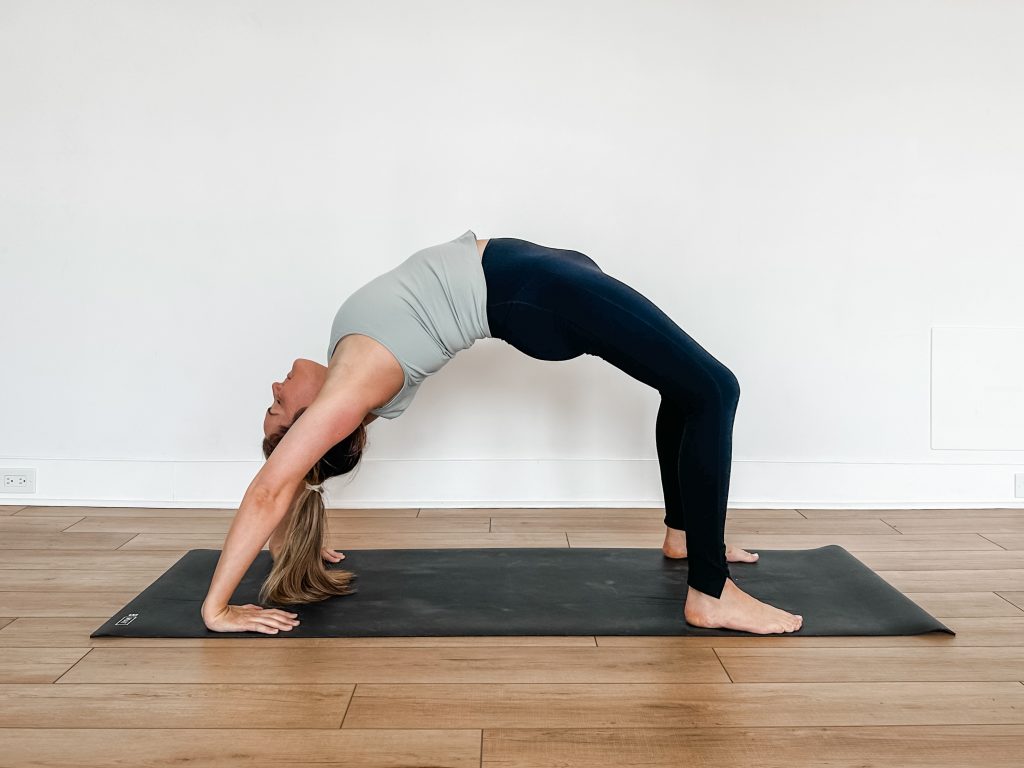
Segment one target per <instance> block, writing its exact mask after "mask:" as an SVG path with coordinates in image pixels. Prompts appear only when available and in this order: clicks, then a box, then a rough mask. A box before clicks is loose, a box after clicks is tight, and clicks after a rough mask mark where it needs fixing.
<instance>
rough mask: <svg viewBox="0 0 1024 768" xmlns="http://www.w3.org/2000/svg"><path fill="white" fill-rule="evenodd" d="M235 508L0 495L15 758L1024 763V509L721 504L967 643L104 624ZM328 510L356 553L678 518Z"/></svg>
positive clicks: (654, 533) (2, 667) (209, 543)
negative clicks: (884, 588)
mask: <svg viewBox="0 0 1024 768" xmlns="http://www.w3.org/2000/svg"><path fill="white" fill-rule="evenodd" d="M233 514H234V510H201V509H174V510H167V509H137V508H133V509H125V508H69V507H65V508H61V507H0V617H2V618H0V766H18V768H21V767H22V766H29V765H31V766H50V765H61V766H76V768H78V767H82V766H107V765H118V766H133V768H137V767H139V766H156V765H161V766H166V765H171V764H178V763H181V764H189V765H203V766H205V765H216V766H247V767H252V766H277V765H280V764H287V765H290V766H306V765H316V766H346V767H347V768H356V767H357V766H457V767H458V768H469V767H470V766H481V765H482V766H490V767H492V768H499V767H500V768H526V766H538V767H539V766H545V767H550V768H555V767H556V766H557V767H558V768H577V767H578V768H584V767H586V768H601V767H603V766H609V768H610V767H612V766H614V767H615V768H619V767H620V766H645V768H649V767H653V766H665V767H666V768H669V767H670V766H671V767H672V768H676V767H677V766H688V765H700V766H703V765H716V766H717V765H727V764H731V763H735V764H756V765H758V766H763V767H765V768H770V767H772V766H780V767H781V766H785V768H793V766H810V765H815V766H822V765H827V766H829V767H830V768H837V767H838V766H850V767H851V768H852V767H853V766H899V767H900V768H907V767H908V766H929V768H934V767H936V766H957V767H958V768H960V767H961V766H984V767H985V768H1001V767H1003V766H1006V767H1007V768H1008V767H1009V766H1014V768H1018V767H1019V766H1020V765H1021V764H1022V755H1024V510H1020V509H1003V510H974V511H963V510H913V511H908V510H902V511H900V510H893V511H878V510H872V511H863V510H861V511H856V510H803V509H801V510H795V509H790V510H767V509H766V510H732V511H730V513H729V525H728V529H727V539H728V541H729V542H730V543H733V544H737V545H739V546H741V547H745V548H747V549H753V550H755V551H757V550H758V549H759V548H763V549H796V548H808V547H818V546H822V545H826V544H839V545H841V546H843V547H845V548H846V549H848V550H849V551H851V552H852V553H853V554H855V555H856V556H857V557H858V558H860V559H861V560H862V561H864V562H865V563H866V564H867V565H869V566H870V567H872V568H873V569H875V570H876V571H877V572H878V573H879V574H880V575H881V576H882V577H883V578H885V579H886V580H887V581H889V582H890V583H891V584H893V585H894V586H896V587H897V588H898V589H900V590H901V591H903V592H904V593H906V594H907V595H908V596H909V597H910V598H911V599H912V600H914V601H915V602H917V603H918V604H920V605H921V606H922V607H924V608H925V609H926V610H928V611H929V612H931V613H932V614H933V615H935V616H937V617H938V618H940V619H941V620H942V621H943V622H944V623H946V624H947V625H949V626H951V627H952V628H953V629H955V630H956V632H957V633H958V634H957V636H956V637H950V636H949V635H946V634H945V633H932V634H929V635H924V636H914V637H806V638H801V637H738V638H718V637H708V638H698V637H679V638H666V637H568V638H563V637H528V638H521V637H505V638H502V637H494V638H490V637H488V638H329V639H306V640H302V639H299V638H287V637H283V636H280V637H275V638H251V639H247V638H237V637H236V638H229V637H222V638H214V639H191V640H175V639H130V638H96V639H90V638H89V633H90V632H91V631H93V630H94V629H95V628H96V627H98V626H99V625H100V624H102V623H103V622H104V621H106V619H108V618H109V617H110V616H111V615H113V614H114V612H115V611H117V610H118V609H119V608H121V607H122V606H123V605H124V604H125V603H127V602H128V601H129V600H130V599H131V598H132V597H134V596H135V595H136V594H137V593H138V592H139V591H141V590H142V589H143V588H144V587H146V586H147V585H148V584H150V583H151V582H152V581H153V580H154V579H155V578H156V577H157V576H159V575H160V574H161V573H163V572H164V570H166V569H167V568H168V567H169V566H170V565H171V564H172V563H173V562H174V561H176V560H177V559H178V558H179V557H180V556H181V555H182V554H184V553H185V552H186V551H188V550H189V549H192V548H214V549H219V548H220V547H221V545H222V544H223V541H224V535H225V533H226V531H227V528H228V525H229V524H230V521H231V517H232V515H233ZM329 514H330V515H331V531H332V538H331V541H330V544H331V545H332V546H335V547H337V548H339V549H341V550H342V551H344V550H345V549H346V548H347V549H357V548H361V547H362V548H367V547H374V548H376V547H395V548H398V547H444V546H451V547H486V546H495V547H536V546H543V547H552V546H569V547H612V546H616V547H618V546H622V547H657V546H660V544H661V539H662V535H663V533H664V528H663V526H662V523H661V517H662V513H661V511H660V510H653V509H616V510H608V509H568V510H566V509H549V510H536V509H534V510H522V509H518V510H517V509H507V510H494V509H447V510H440V509H422V510H417V509H392V510H341V509H337V510H331V511H330V513H329ZM681 599H682V596H680V601H681ZM680 610H681V603H680Z"/></svg>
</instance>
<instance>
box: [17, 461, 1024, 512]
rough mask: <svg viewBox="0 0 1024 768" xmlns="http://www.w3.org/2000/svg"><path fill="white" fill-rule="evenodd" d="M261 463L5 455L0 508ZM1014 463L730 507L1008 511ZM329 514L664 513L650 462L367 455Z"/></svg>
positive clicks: (924, 466) (791, 465)
mask: <svg viewBox="0 0 1024 768" xmlns="http://www.w3.org/2000/svg"><path fill="white" fill-rule="evenodd" d="M262 463H263V462H262V461H124V460H103V459H87V460H65V459H53V460H49V459H47V460H43V459H31V458H29V459H26V458H9V459H3V460H0V466H11V467H35V469H36V488H37V492H36V493H35V494H29V495H17V494H0V505H18V504H22V505H33V506H86V507H88V506H107V507H136V506H142V507H214V508H237V507H238V504H239V502H240V501H241V498H242V495H243V494H244V492H245V490H246V488H247V487H248V486H249V483H250V481H251V480H252V478H253V477H254V476H255V475H256V473H257V471H259V468H260V466H261V465H262ZM1014 472H1024V467H1022V466H1021V465H1019V464H949V463H945V464H940V463H895V462H887V463H881V462H880V463H870V462H861V463H856V462H810V461H791V462H790V461H756V460H738V461H735V462H734V463H733V466H732V474H731V479H730V494H729V506H731V507H733V508H752V507H753V508H817V509H823V508H855V509H856V508H864V509H897V508H941V507H948V508H988V507H1001V508H1017V507H1020V508H1022V509H1024V499H1021V498H1016V499H1015V498H1014V496H1013V492H1014V491H1013V475H1014ZM327 500H328V504H329V505H330V506H332V507H366V508H374V507H580V506H583V507H661V506H662V504H663V497H662V495H661V483H660V480H659V474H658V463H657V460H656V459H653V458H651V459H409V460H406V459H369V458H367V459H364V460H363V462H362V463H361V464H360V466H359V468H358V469H357V471H356V473H355V476H352V475H346V476H344V477H342V478H335V479H332V480H329V481H328V482H327Z"/></svg>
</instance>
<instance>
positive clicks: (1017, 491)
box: [1013, 474, 1024, 499]
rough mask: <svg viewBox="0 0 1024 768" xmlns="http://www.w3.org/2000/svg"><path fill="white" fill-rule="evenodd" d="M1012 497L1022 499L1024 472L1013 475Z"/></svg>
mask: <svg viewBox="0 0 1024 768" xmlns="http://www.w3.org/2000/svg"><path fill="white" fill-rule="evenodd" d="M1013 497H1014V498H1015V499H1024V474H1016V475H1014V476H1013Z"/></svg>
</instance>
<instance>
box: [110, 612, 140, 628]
mask: <svg viewBox="0 0 1024 768" xmlns="http://www.w3.org/2000/svg"><path fill="white" fill-rule="evenodd" d="M138 616H139V614H137V613H129V614H128V615H127V616H122V617H121V618H120V619H118V620H117V623H116V624H115V625H114V626H115V627H120V626H121V625H122V624H131V623H132V622H133V621H135V619H136V618H138Z"/></svg>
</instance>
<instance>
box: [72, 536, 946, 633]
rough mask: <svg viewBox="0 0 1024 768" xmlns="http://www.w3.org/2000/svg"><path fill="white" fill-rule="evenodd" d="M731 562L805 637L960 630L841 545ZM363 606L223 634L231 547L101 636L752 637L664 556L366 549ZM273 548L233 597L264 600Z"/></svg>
mask: <svg viewBox="0 0 1024 768" xmlns="http://www.w3.org/2000/svg"><path fill="white" fill-rule="evenodd" d="M757 551H758V552H759V553H760V558H759V560H758V561H757V562H756V563H730V564H729V570H730V575H731V576H732V578H733V580H734V581H735V582H736V584H737V585H738V586H739V587H740V588H742V589H743V590H744V591H746V592H749V593H750V594H752V595H753V596H754V597H756V598H758V599H760V600H764V601H765V602H768V603H770V604H772V605H775V606H777V607H779V608H783V609H785V610H788V611H790V612H792V613H799V614H801V615H802V616H803V617H804V623H803V626H802V627H801V628H800V630H799V631H797V632H793V633H788V634H789V635H792V636H797V635H804V636H809V635H916V634H921V633H923V632H932V631H943V632H949V633H950V634H955V633H954V632H953V631H952V630H951V629H949V628H948V627H946V626H944V625H943V624H942V623H941V622H939V621H938V620H937V619H935V618H934V617H933V616H931V615H930V614H929V613H927V612H926V611H925V610H924V609H922V608H921V607H920V606H918V605H917V604H916V603H914V602H912V601H911V600H910V599H908V598H907V597H905V596H904V595H903V594H901V593H900V592H899V591H898V590H896V589H895V588H894V587H892V586H891V585H890V584H889V583H888V582H886V581H885V580H884V579H882V578H881V577H880V576H878V575H877V574H876V573H875V572H874V571H872V570H871V569H870V568H868V567H867V566H866V565H864V564H863V563H862V562H861V561H860V560H858V559H857V558H855V557H854V556H853V555H851V554H850V553H849V552H847V551H846V550H845V549H843V548H842V547H840V546H836V545H831V546H826V547H819V548H817V549H786V550H781V549H780V550H763V549H762V550H757ZM345 555H346V557H345V559H344V560H342V561H341V562H340V563H328V564H327V567H329V568H345V569H347V570H350V571H354V572H355V573H356V574H357V578H356V579H355V582H354V584H355V587H356V589H357V591H356V592H355V593H354V594H351V595H343V596H338V597H332V598H329V599H327V600H324V601H322V602H319V603H311V604H307V605H300V606H294V607H293V608H292V610H294V611H295V612H297V613H298V614H299V620H300V622H301V623H300V624H299V626H298V627H296V628H294V629H292V630H290V631H281V632H279V633H278V634H276V635H268V634H264V633H260V632H211V631H210V630H208V629H207V628H206V625H205V624H203V620H202V617H201V616H200V613H199V609H200V606H201V605H202V602H203V599H204V597H205V596H206V592H207V589H208V588H209V585H210V578H211V576H212V575H213V570H214V568H215V566H216V565H217V559H218V558H219V557H220V550H216V549H194V550H192V551H190V552H188V553H186V554H185V555H183V556H182V558H181V559H180V560H178V562H176V563H175V564H174V565H172V566H171V567H170V568H169V569H168V570H167V571H166V572H165V573H164V574H163V575H162V576H160V578H158V579H157V580H156V581H155V582H153V584H151V585H150V586H149V587H147V588H146V589H145V590H144V591H143V592H142V593H141V594H140V595H139V596H138V597H136V598H135V599H134V600H132V601H131V602H130V603H128V605H126V606H125V607H124V608H122V609H121V610H120V611H118V612H117V614H115V615H114V616H113V617H112V618H111V619H110V620H109V621H107V622H106V623H105V624H103V626H101V627H100V628H99V629H97V630H96V631H95V632H93V633H92V635H90V636H91V637H108V636H110V637H265V638H268V639H269V638H272V637H274V638H281V637H401V636H405V637H440V636H449V635H492V636H493V635H722V636H729V635H751V636H754V635H753V633H749V632H740V631H737V630H731V629H703V628H700V627H693V626H691V625H689V624H687V623H686V621H685V620H684V619H683V600H684V598H685V596H686V589H687V588H686V573H687V561H686V560H685V559H683V560H673V559H671V558H667V557H665V556H664V555H663V554H662V553H661V549H591V548H578V549H572V548H521V549H489V548H488V549H356V550H345ZM270 566H271V559H270V553H269V552H267V551H265V550H264V551H261V552H260V553H259V555H258V556H257V558H256V560H255V561H254V562H253V564H252V566H251V567H250V568H249V570H248V572H247V573H246V575H245V577H244V578H243V580H242V582H241V583H240V584H239V586H238V589H237V590H236V591H235V594H234V596H233V597H232V599H231V601H230V602H231V603H232V604H235V605H240V604H245V603H258V602H259V601H258V600H257V596H258V592H259V587H260V585H261V584H262V582H263V579H264V578H265V577H266V574H267V573H268V572H269V571H270Z"/></svg>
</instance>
